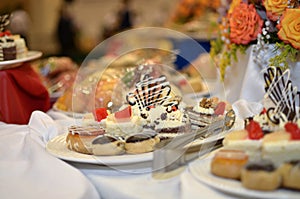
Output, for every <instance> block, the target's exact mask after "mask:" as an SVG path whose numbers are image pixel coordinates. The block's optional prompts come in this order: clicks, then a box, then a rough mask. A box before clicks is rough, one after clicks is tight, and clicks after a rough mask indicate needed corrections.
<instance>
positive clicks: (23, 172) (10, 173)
mask: <svg viewBox="0 0 300 199" xmlns="http://www.w3.org/2000/svg"><path fill="white" fill-rule="evenodd" d="M243 107H244V106H243ZM237 114H239V113H237ZM74 122H75V119H73V118H70V117H68V116H65V115H64V114H61V113H58V112H55V111H53V110H50V111H48V112H47V113H44V112H41V111H34V112H33V113H32V115H31V118H30V121H29V123H28V124H27V125H15V124H6V123H3V122H0V180H1V184H0V196H1V198H2V199H4V198H10V199H11V198H30V199H32V198H43V199H47V198H64V199H68V198H72V199H76V198H89V199H94V198H95V199H96V198H131V199H132V198H149V199H150V198H172V199H174V198H175V199H176V198H182V199H184V198H189V199H190V198H199V197H201V198H215V199H218V198H222V199H223V198H241V196H235V195H231V194H228V193H225V192H221V191H218V190H216V189H213V188H211V187H210V186H207V185H206V184H203V183H201V182H200V181H199V180H197V179H196V178H195V177H194V176H193V175H191V172H190V170H189V167H188V165H187V166H184V167H181V168H180V169H179V170H178V171H180V172H177V173H176V175H173V176H172V177H170V178H165V179H156V178H153V177H152V172H151V171H152V167H151V161H146V162H141V163H137V164H128V165H116V166H107V165H99V164H86V163H80V162H72V161H65V160H61V159H59V158H57V157H54V156H53V155H52V154H50V153H49V152H47V150H46V144H47V142H48V141H49V140H51V139H53V138H54V137H56V136H57V135H60V134H62V133H65V132H66V128H67V126H68V125H71V124H72V123H74ZM201 158H203V157H199V159H197V160H196V161H202V160H201Z"/></svg>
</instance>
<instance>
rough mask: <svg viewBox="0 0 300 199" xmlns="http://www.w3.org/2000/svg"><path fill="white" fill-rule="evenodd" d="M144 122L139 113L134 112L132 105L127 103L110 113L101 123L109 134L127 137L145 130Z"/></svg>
mask: <svg viewBox="0 0 300 199" xmlns="http://www.w3.org/2000/svg"><path fill="white" fill-rule="evenodd" d="M144 122H145V121H144V119H143V118H141V117H140V116H139V115H134V114H132V110H131V106H128V105H125V106H123V107H121V108H120V110H119V111H117V112H114V113H111V114H108V115H107V117H106V118H105V119H102V120H101V122H100V123H101V125H103V127H104V128H105V131H106V132H107V133H108V134H110V135H114V136H118V137H124V138H125V137H127V136H129V135H133V134H137V133H139V132H141V131H143V125H144Z"/></svg>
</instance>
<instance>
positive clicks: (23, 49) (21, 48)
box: [10, 35, 28, 59]
mask: <svg viewBox="0 0 300 199" xmlns="http://www.w3.org/2000/svg"><path fill="white" fill-rule="evenodd" d="M10 38H11V39H13V40H14V42H15V44H16V58H17V59H21V58H24V57H26V56H27V52H28V49H27V46H26V42H25V40H24V39H23V38H22V37H20V35H12V36H10Z"/></svg>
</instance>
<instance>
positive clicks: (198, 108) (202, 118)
mask: <svg viewBox="0 0 300 199" xmlns="http://www.w3.org/2000/svg"><path fill="white" fill-rule="evenodd" d="M230 109H231V105H230V104H229V103H227V102H223V101H220V100H219V98H217V97H212V98H202V99H201V100H200V101H199V103H198V104H197V105H195V106H193V107H187V113H188V116H189V119H190V121H191V127H192V129H199V128H203V127H205V126H207V125H210V124H211V123H212V122H214V121H216V120H217V119H219V117H222V116H223V115H225V113H226V112H227V111H229V110H230Z"/></svg>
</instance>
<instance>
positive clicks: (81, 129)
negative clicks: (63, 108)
mask: <svg viewBox="0 0 300 199" xmlns="http://www.w3.org/2000/svg"><path fill="white" fill-rule="evenodd" d="M68 131H69V132H68V135H67V138H66V143H67V147H68V148H69V149H70V150H73V151H76V152H79V153H85V154H92V148H91V145H92V140H93V139H94V138H96V137H97V136H99V135H102V134H104V133H105V131H104V129H102V128H100V127H97V126H70V127H69V128H68Z"/></svg>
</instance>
